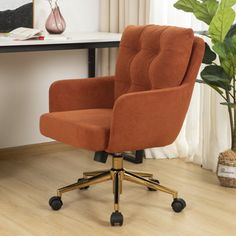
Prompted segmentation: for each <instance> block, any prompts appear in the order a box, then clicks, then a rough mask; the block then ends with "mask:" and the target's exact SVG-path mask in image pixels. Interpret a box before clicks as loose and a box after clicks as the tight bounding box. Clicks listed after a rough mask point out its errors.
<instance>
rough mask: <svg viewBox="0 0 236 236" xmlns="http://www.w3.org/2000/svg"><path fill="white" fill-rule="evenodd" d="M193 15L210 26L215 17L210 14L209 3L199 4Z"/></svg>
mask: <svg viewBox="0 0 236 236" xmlns="http://www.w3.org/2000/svg"><path fill="white" fill-rule="evenodd" d="M210 11H212V10H210ZM193 14H194V15H195V16H196V18H197V19H198V20H201V21H203V22H205V23H206V24H208V25H209V24H210V23H211V21H212V18H213V16H211V15H210V14H209V11H208V6H207V3H202V4H197V5H196V6H195V7H194V11H193Z"/></svg>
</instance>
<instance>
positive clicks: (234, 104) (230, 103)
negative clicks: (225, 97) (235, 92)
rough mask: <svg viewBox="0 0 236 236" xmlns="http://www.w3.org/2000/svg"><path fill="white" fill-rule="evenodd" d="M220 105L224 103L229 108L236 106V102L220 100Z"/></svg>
mask: <svg viewBox="0 0 236 236" xmlns="http://www.w3.org/2000/svg"><path fill="white" fill-rule="evenodd" d="M220 104H221V105H225V106H228V107H231V108H236V103H232V102H221V103H220Z"/></svg>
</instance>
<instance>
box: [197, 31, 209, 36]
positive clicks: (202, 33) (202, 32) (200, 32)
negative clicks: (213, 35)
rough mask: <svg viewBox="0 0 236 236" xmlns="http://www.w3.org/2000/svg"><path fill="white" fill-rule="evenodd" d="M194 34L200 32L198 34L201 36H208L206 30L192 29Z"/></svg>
mask: <svg viewBox="0 0 236 236" xmlns="http://www.w3.org/2000/svg"><path fill="white" fill-rule="evenodd" d="M194 33H195V34H200V35H203V36H207V37H208V36H209V35H208V31H207V30H197V31H194Z"/></svg>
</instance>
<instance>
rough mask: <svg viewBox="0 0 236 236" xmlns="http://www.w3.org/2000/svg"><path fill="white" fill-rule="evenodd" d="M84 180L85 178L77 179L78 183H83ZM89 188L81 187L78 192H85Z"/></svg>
mask: <svg viewBox="0 0 236 236" xmlns="http://www.w3.org/2000/svg"><path fill="white" fill-rule="evenodd" d="M84 180H86V179H85V178H80V179H78V181H77V182H78V183H83V182H84ZM88 188H89V186H87V187H83V188H80V190H85V189H88Z"/></svg>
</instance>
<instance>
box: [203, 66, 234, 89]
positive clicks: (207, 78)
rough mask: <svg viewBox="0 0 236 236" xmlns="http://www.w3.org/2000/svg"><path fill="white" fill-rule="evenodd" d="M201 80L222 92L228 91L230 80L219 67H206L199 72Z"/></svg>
mask: <svg viewBox="0 0 236 236" xmlns="http://www.w3.org/2000/svg"><path fill="white" fill-rule="evenodd" d="M201 78H202V80H203V81H204V82H206V83H207V84H209V85H211V86H216V87H219V88H222V89H224V90H230V81H231V80H230V78H229V77H228V75H227V74H226V73H225V71H224V69H223V68H222V67H221V66H217V65H211V66H206V67H205V68H204V69H203V71H202V72H201Z"/></svg>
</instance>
